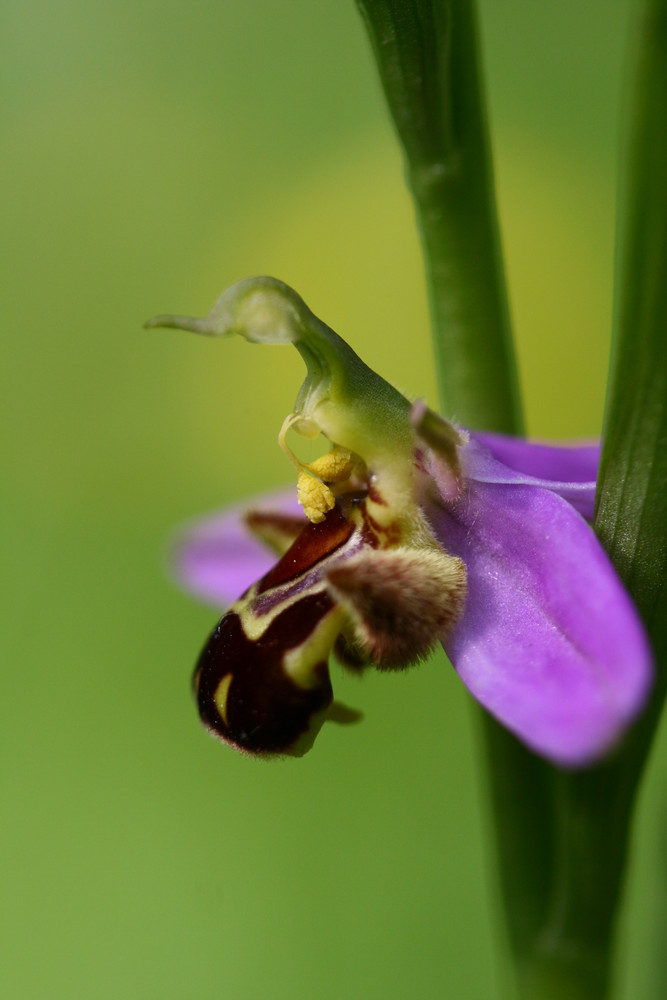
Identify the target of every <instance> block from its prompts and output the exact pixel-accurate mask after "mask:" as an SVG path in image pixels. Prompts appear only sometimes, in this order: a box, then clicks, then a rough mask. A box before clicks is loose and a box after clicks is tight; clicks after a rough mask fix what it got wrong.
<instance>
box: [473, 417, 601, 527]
mask: <svg viewBox="0 0 667 1000" xmlns="http://www.w3.org/2000/svg"><path fill="white" fill-rule="evenodd" d="M470 438H471V440H470V442H469V444H468V445H467V446H466V447H465V448H464V450H463V463H464V472H465V474H466V475H467V476H470V477H471V478H472V479H475V480H477V481H478V482H484V483H498V484H501V483H516V484H523V485H525V486H541V487H544V488H545V489H549V490H551V491H552V492H553V493H558V495H559V496H561V497H563V499H564V500H567V501H568V503H571V504H572V506H573V507H576V509H577V510H578V511H579V513H580V514H582V515H583V516H584V517H585V518H586V520H588V521H592V520H593V514H594V507H595V485H596V478H597V470H598V463H599V460H600V446H599V444H582V445H550V444H540V443H538V442H535V441H525V440H523V439H522V438H515V437H508V436H506V435H504V434H487V433H479V432H477V431H475V432H472V433H471V435H470Z"/></svg>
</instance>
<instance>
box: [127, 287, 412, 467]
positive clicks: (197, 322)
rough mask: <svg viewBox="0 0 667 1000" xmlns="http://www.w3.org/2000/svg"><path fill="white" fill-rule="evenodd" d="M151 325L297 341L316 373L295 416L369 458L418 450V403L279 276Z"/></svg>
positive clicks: (302, 393) (156, 318) (310, 375)
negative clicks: (414, 421) (413, 410)
mask: <svg viewBox="0 0 667 1000" xmlns="http://www.w3.org/2000/svg"><path fill="white" fill-rule="evenodd" d="M145 326H146V328H149V329H150V328H154V327H177V328H179V329H182V330H190V331H192V332H194V333H201V334H204V335H206V336H210V337H227V336H230V335H231V334H239V335H240V336H242V337H245V339H246V340H247V341H249V342H250V343H254V344H293V345H294V346H295V347H296V349H297V350H298V351H299V353H300V354H301V357H302V358H303V360H304V362H305V364H306V367H307V369H308V373H307V375H306V378H305V380H304V383H303V385H302V386H301V389H300V391H299V394H298V396H297V400H296V404H295V408H294V409H295V413H296V414H298V415H299V416H302V417H303V418H304V420H305V421H306V422H307V423H308V424H310V425H311V426H312V425H315V426H316V427H317V428H318V429H319V430H320V431H321V432H322V433H323V434H324V435H325V436H326V437H327V438H329V440H330V441H332V442H334V443H336V444H339V445H342V446H344V447H346V448H349V449H350V450H351V451H354V452H356V453H357V454H359V455H361V456H362V457H363V458H364V459H365V460H366V461H369V460H370V461H371V462H372V461H373V459H374V458H375V457H377V455H378V454H383V453H387V452H388V451H394V452H395V451H396V450H397V449H399V450H401V451H404V449H407V448H411V445H412V432H411V428H410V422H409V407H410V404H409V402H408V400H407V399H405V397H404V396H402V395H401V393H399V392H398V391H397V390H396V389H394V388H393V386H391V385H389V383H388V382H385V381H384V379H382V378H380V376H379V375H376V373H375V372H374V371H372V369H370V368H369V367H368V366H367V365H365V364H364V362H363V361H362V360H361V358H359V357H358V356H357V355H356V354H355V352H354V351H353V350H352V348H351V347H349V346H348V345H347V344H346V343H345V341H344V340H343V339H342V338H341V337H339V336H338V334H337V333H335V332H334V331H333V330H332V329H331V328H330V327H328V326H327V325H326V324H325V323H323V322H322V321H321V320H320V319H318V317H317V316H315V315H314V314H313V313H312V312H311V311H310V309H309V308H308V306H307V305H306V304H305V302H304V301H303V299H302V298H301V297H300V296H299V295H297V293H296V292H295V291H294V289H292V288H290V287H289V286H288V285H286V284H284V283H283V282H282V281H278V280H277V279H276V278H269V277H255V278H244V279H243V280H241V281H238V282H236V284H234V285H232V286H231V287H230V288H228V289H227V290H226V291H224V292H223V293H222V295H221V296H220V297H219V299H218V300H217V302H216V303H215V305H214V306H213V308H212V309H211V311H210V313H209V314H208V316H206V317H203V318H193V317H189V316H154V317H153V318H152V319H149V320H148V322H147V323H146V324H145Z"/></svg>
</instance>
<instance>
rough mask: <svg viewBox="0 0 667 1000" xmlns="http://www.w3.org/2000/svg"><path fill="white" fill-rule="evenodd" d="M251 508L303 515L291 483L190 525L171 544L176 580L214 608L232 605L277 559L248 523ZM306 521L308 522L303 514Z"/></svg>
mask: <svg viewBox="0 0 667 1000" xmlns="http://www.w3.org/2000/svg"><path fill="white" fill-rule="evenodd" d="M249 510H253V511H267V512H270V513H277V514H287V515H288V516H290V517H303V510H302V508H301V507H299V505H298V503H297V500H296V491H295V490H294V488H293V487H292V488H291V489H286V490H282V491H280V492H276V493H270V494H266V495H265V496H262V497H253V499H252V500H251V501H246V502H245V503H241V504H235V505H234V506H233V507H228V508H226V509H225V510H224V511H223V512H222V513H220V514H212V515H210V516H209V517H204V518H201V519H199V520H197V521H195V522H194V523H193V524H190V525H186V526H185V528H184V529H183V531H182V532H181V534H180V535H179V537H178V538H177V539H176V544H175V545H174V547H173V556H172V566H173V572H174V575H175V578H176V580H177V581H178V582H179V584H181V586H183V587H185V588H186V590H188V591H189V592H190V593H192V594H195V595H196V596H197V597H199V598H201V599H202V600H204V601H206V602H207V603H209V604H212V605H213V606H214V607H216V608H224V607H227V605H229V604H232V602H233V601H235V600H236V599H237V598H238V597H239V596H240V595H241V594H243V593H244V592H245V591H246V590H247V589H248V587H250V586H251V584H253V583H255V581H256V580H259V579H260V578H261V577H263V576H264V574H265V573H268V571H269V570H270V569H271V567H272V566H273V565H274V563H275V562H276V561H277V556H276V555H275V554H274V553H272V552H271V551H270V550H269V549H268V548H267V547H266V546H265V545H262V543H261V542H259V541H258V540H257V539H255V538H254V537H253V536H252V535H251V533H250V532H249V530H248V528H247V526H246V524H245V521H244V517H245V515H246V514H247V513H248V511H249ZM303 523H304V525H305V524H306V523H307V522H306V519H305V518H303Z"/></svg>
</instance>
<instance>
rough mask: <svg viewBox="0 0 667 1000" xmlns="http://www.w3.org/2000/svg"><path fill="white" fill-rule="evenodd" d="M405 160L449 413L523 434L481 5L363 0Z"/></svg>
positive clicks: (461, 0)
mask: <svg viewBox="0 0 667 1000" xmlns="http://www.w3.org/2000/svg"><path fill="white" fill-rule="evenodd" d="M357 6H358V7H359V10H360V11H361V14H362V17H363V19H364V21H365V23H366V27H367V29H368V33H369V36H370V40H371V44H372V46H373V50H374V53H375V58H376V61H377V65H378V69H379V72H380V77H381V80H382V85H383V87H384V91H385V95H386V97H387V101H388V103H389V108H390V110H391V113H392V116H393V119H394V124H395V126H396V129H397V131H398V134H399V138H400V140H401V142H402V144H403V148H404V151H405V163H406V174H407V181H408V184H409V186H410V188H411V190H412V193H413V195H414V200H415V208H416V212H417V221H418V225H419V230H420V232H421V236H422V243H423V247H424V253H425V258H426V270H427V279H428V291H429V299H430V305H431V314H432V319H433V331H434V350H435V355H436V371H437V374H438V379H439V390H440V397H441V399H440V402H441V405H442V409H443V413H449V414H455V415H456V417H457V419H460V420H462V421H464V422H465V423H466V424H467V425H468V426H470V427H478V428H486V429H489V428H493V429H495V430H499V431H507V432H510V433H511V432H512V431H517V430H519V429H520V426H521V412H520V405H519V398H518V391H517V383H516V374H515V364H514V355H513V348H512V338H511V331H510V324H509V314H508V307H507V295H506V291H505V283H504V277H503V269H502V261H501V254H500V241H499V235H498V223H497V216H496V206H495V198H494V189H493V168H492V162H491V155H490V150H489V136H488V128H487V120H486V109H485V105H484V97H483V88H482V84H481V81H480V74H479V58H478V45H477V24H476V16H475V6H474V4H473V3H471V2H470V0H381V2H378V0H357Z"/></svg>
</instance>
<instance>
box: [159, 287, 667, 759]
mask: <svg viewBox="0 0 667 1000" xmlns="http://www.w3.org/2000/svg"><path fill="white" fill-rule="evenodd" d="M147 326H150V327H155V326H169V327H178V328H182V329H186V330H192V331H194V332H197V333H202V334H206V335H210V336H227V335H229V334H234V333H235V334H241V335H242V336H244V337H245V338H246V339H247V340H248V341H250V342H252V343H270V344H284V343H290V344H293V345H294V346H295V347H296V348H297V350H298V351H299V352H300V354H301V356H302V358H303V360H304V362H305V364H306V368H307V375H306V378H305V381H304V383H303V385H302V387H301V390H300V392H299V394H298V396H297V400H296V403H295V406H294V409H293V411H292V412H291V413H290V414H289V415H288V417H287V418H286V420H285V422H284V424H283V427H282V429H281V432H280V437H279V440H280V443H281V446H282V447H283V449H284V450H285V452H286V454H287V455H288V457H289V459H290V461H291V462H292V464H293V465H294V467H295V476H296V487H295V488H294V489H292V490H290V491H289V492H283V493H280V494H276V495H274V496H271V497H267V498H264V500H263V501H260V502H255V503H254V504H252V505H250V506H248V507H246V508H243V507H235V508H233V509H230V510H228V511H227V512H224V513H222V514H220V515H216V516H214V517H212V518H209V519H207V520H204V521H202V522H200V523H199V524H196V525H195V526H194V527H193V528H191V529H189V530H187V531H186V532H185V534H184V536H183V538H182V540H181V542H180V545H179V547H178V552H177V572H178V575H179V577H180V579H181V580H182V581H183V582H184V583H185V585H186V586H187V587H188V588H189V589H190V590H192V591H193V592H194V593H196V594H198V595H199V596H201V597H203V598H205V599H207V600H209V601H212V602H214V603H217V604H218V605H220V606H227V610H226V611H225V613H224V614H223V616H222V618H221V619H220V621H219V622H218V624H217V626H216V627H215V629H214V630H213V632H212V634H211V635H210V637H209V639H208V640H207V642H206V644H205V646H204V649H203V651H202V653H201V655H200V658H199V660H198V662H197V665H196V668H195V674H194V688H195V694H196V698H197V703H198V707H199V712H200V715H201V719H202V721H203V723H204V725H205V726H206V728H207V729H208V730H209V731H210V732H211V733H212V734H213V735H215V736H216V737H218V738H219V739H221V740H222V741H224V742H225V743H228V744H230V745H232V746H234V747H235V748H237V749H239V750H242V751H245V752H247V753H250V754H253V755H258V756H269V755H275V754H286V753H288V754H289V753H292V754H300V753H302V752H303V751H304V749H307V748H308V747H309V746H310V744H311V743H312V741H313V739H314V737H315V735H316V734H317V732H318V730H319V728H320V727H321V725H322V722H323V721H324V720H325V719H326V718H331V717H336V715H339V716H340V715H341V709H340V708H339V707H338V706H337V705H336V703H335V702H334V700H333V691H332V685H331V679H330V673H329V666H328V660H329V656H330V654H331V652H332V651H334V650H335V652H336V654H337V656H338V659H339V660H340V661H341V662H342V663H343V664H344V665H347V666H348V667H349V668H350V669H353V670H361V669H363V668H365V667H369V666H370V667H375V668H377V669H379V670H393V669H401V668H404V667H408V666H410V665H412V664H415V663H417V662H419V661H420V660H422V659H423V658H424V657H426V656H427V655H428V654H429V653H430V652H431V651H432V650H433V649H434V648H435V646H436V645H437V644H438V643H440V644H442V646H443V647H444V649H445V652H446V653H447V655H448V657H449V659H450V661H451V663H452V665H453V666H454V669H455V670H456V672H457V673H458V675H459V677H460V678H461V680H462V682H463V683H464V684H465V686H466V687H467V688H468V690H469V691H470V692H471V694H472V695H473V696H474V697H475V698H476V699H477V701H478V702H480V704H481V705H483V706H484V708H485V709H487V710H488V711H489V712H490V713H492V715H494V716H495V717H496V718H497V719H498V720H499V721H500V722H501V723H502V724H503V725H505V726H506V727H507V728H508V729H510V730H511V731H512V732H513V733H514V734H515V735H516V736H517V737H518V738H519V739H520V740H522V741H523V742H524V743H525V744H526V745H527V746H529V747H530V748H531V749H532V750H534V751H535V752H537V753H539V754H541V755H543V756H545V757H546V758H548V759H550V760H551V761H553V762H554V763H556V764H559V765H561V766H565V767H580V766H584V765H586V764H589V763H591V762H593V761H594V760H596V759H597V758H599V757H601V756H602V755H604V754H605V753H607V752H608V751H609V750H610V749H611V748H612V747H613V746H614V744H615V743H616V742H617V741H618V740H619V739H620V738H621V736H622V734H623V732H624V731H625V729H626V728H627V727H628V725H629V724H630V723H631V722H632V720H633V719H634V718H635V717H636V716H637V714H638V713H639V712H640V710H641V708H642V707H643V705H644V703H645V701H646V698H647V695H648V692H649V690H650V686H651V679H652V662H651V655H650V651H649V648H648V645H647V641H646V638H645V634H644V630H643V628H642V625H641V623H640V621H639V618H638V616H637V613H636V611H635V608H634V606H633V604H632V602H631V600H630V598H629V597H628V595H627V593H626V592H625V590H624V588H623V585H622V584H621V582H620V580H619V578H618V576H617V574H616V572H615V570H614V568H613V566H612V564H611V563H610V561H609V559H608V557H607V556H606V554H605V552H604V550H603V549H602V547H601V545H600V543H599V542H598V540H597V538H596V536H595V534H594V532H593V530H592V528H591V527H590V524H589V521H591V520H592V517H593V503H594V497H595V478H596V471H597V461H598V449H597V447H596V446H594V445H587V446H583V447H574V448H565V447H552V446H547V445H538V444H533V443H529V442H526V441H520V440H518V439H512V438H507V437H503V436H500V435H493V434H477V433H469V432H467V431H466V430H464V429H462V428H459V427H456V426H454V425H453V424H452V423H450V422H448V421H447V420H444V419H443V418H442V417H440V416H438V415H437V414H436V413H434V412H433V411H431V410H429V409H428V408H427V407H426V406H425V404H424V403H423V402H421V401H419V402H417V403H411V402H410V401H409V400H408V399H406V398H405V397H404V396H403V395H402V394H401V393H399V392H398V391H397V390H396V389H394V388H393V387H392V386H391V385H389V384H388V383H387V382H385V381H384V380H383V379H382V378H380V376H378V375H377V374H376V373H375V372H373V371H372V370H371V369H370V368H368V367H367V366H366V365H365V364H364V363H363V362H362V361H361V359H360V358H358V357H357V355H356V354H355V353H354V352H353V351H352V349H351V348H350V347H349V346H348V345H347V344H346V343H345V341H343V340H342V339H341V338H340V337H339V336H338V335H337V334H336V333H334V331H333V330H331V329H330V328H329V327H327V326H326V325H325V324H324V323H322V322H321V321H320V320H319V319H318V318H317V317H316V316H314V315H313V314H312V313H311V312H310V310H309V309H308V308H307V306H306V305H305V303H304V302H303V300H302V299H301V298H300V297H299V296H298V295H297V294H296V293H295V292H294V291H293V290H292V289H290V288H289V287H288V286H286V285H284V284H283V283H281V282H279V281H277V280H275V279H273V278H250V279H246V280H244V281H241V282H238V283H237V284H236V285H234V286H232V287H231V288H230V289H228V290H227V291H226V292H224V293H223V294H222V296H221V297H220V298H219V299H218V301H217V302H216V304H215V306H214V307H213V309H212V310H211V312H210V314H209V315H208V316H207V317H205V318H203V319H193V318H190V317H183V316H157V317H155V318H154V319H152V320H149V321H148V323H147ZM290 432H291V434H296V435H301V436H303V437H305V438H308V439H311V440H315V439H320V436H321V439H322V440H323V441H324V442H325V445H326V450H324V449H323V453H322V455H321V456H320V457H319V458H317V459H316V460H315V461H313V462H309V463H305V462H302V461H301V460H300V459H299V458H298V457H297V456H296V455H295V454H294V452H293V450H292V448H291V447H290V445H289V444H288V440H287V437H288V433H290ZM239 595H240V596H239Z"/></svg>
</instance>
